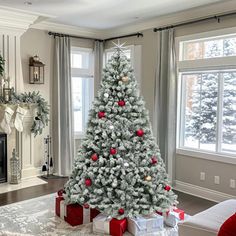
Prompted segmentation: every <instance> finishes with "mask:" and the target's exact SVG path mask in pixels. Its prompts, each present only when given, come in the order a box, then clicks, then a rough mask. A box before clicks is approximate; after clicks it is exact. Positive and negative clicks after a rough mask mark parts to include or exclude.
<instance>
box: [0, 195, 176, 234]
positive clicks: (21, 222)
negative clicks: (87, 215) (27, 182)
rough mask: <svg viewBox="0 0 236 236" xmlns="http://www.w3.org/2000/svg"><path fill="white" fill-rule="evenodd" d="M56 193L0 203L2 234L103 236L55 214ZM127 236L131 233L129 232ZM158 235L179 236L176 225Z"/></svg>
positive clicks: (90, 226) (89, 225)
mask: <svg viewBox="0 0 236 236" xmlns="http://www.w3.org/2000/svg"><path fill="white" fill-rule="evenodd" d="M54 208H55V194H50V195H46V196H43V197H39V198H34V199H30V200H26V201H22V202H18V203H14V204H10V205H6V206H2V207H0V235H4V236H5V235H6V236H11V235H12V236H13V235H14V236H21V235H24V236H28V235H37V236H39V235H42V236H56V235H58V236H65V235H67V236H98V235H99V236H102V235H101V234H94V233H93V232H92V224H88V225H82V226H77V227H72V226H70V225H69V224H67V223H66V222H65V221H64V220H62V219H60V218H59V217H57V216H55V209H54ZM124 236H131V234H130V233H128V232H126V233H125V234H124ZM155 236H178V229H177V228H165V229H164V230H163V231H162V232H157V233H156V234H155Z"/></svg>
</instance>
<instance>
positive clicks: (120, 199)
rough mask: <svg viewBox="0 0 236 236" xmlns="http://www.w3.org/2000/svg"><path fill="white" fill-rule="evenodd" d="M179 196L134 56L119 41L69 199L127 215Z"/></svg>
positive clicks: (164, 207) (163, 206)
mask: <svg viewBox="0 0 236 236" xmlns="http://www.w3.org/2000/svg"><path fill="white" fill-rule="evenodd" d="M176 198H177V196H176V195H175V194H174V192H173V191H172V189H171V186H170V185H169V182H168V176H167V174H166V171H165V165H164V163H163V160H162V158H161V156H160V150H159V148H158V146H157V144H156V140H155V138H154V137H153V134H152V131H151V126H150V121H149V116H148V112H147V110H146V109H145V106H144V101H143V98H142V97H140V96H139V91H138V88H137V84H136V81H135V77H134V72H133V69H132V67H131V63H130V60H129V59H127V57H126V56H125V55H124V53H123V48H122V46H120V45H118V46H116V47H115V53H114V54H113V56H112V58H111V59H110V60H109V62H108V63H107V65H106V67H105V69H104V71H103V80H102V82H101V87H100V90H99V92H98V96H97V97H96V99H95V101H94V103H93V108H92V109H91V110H90V117H89V121H88V127H87V131H86V137H85V139H84V140H83V143H82V145H81V148H80V150H79V151H78V155H77V158H76V160H75V163H74V167H73V172H72V174H71V176H70V179H69V181H68V182H67V184H66V185H65V201H66V202H67V203H79V204H80V205H86V206H88V205H89V206H90V207H91V208H96V209H98V210H99V211H100V212H102V213H105V214H106V215H107V216H110V217H113V218H117V219H123V218H125V217H135V216H139V215H148V214H150V213H153V212H156V211H158V212H166V211H168V210H169V209H170V208H171V207H172V206H173V205H175V204H176V203H177V201H176Z"/></svg>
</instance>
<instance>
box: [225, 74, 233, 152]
mask: <svg viewBox="0 0 236 236" xmlns="http://www.w3.org/2000/svg"><path fill="white" fill-rule="evenodd" d="M223 79H224V93H223V131H222V132H223V134H222V135H223V143H222V151H228V152H236V73H235V72H229V73H223Z"/></svg>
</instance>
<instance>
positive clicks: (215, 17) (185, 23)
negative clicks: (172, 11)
mask: <svg viewBox="0 0 236 236" xmlns="http://www.w3.org/2000/svg"><path fill="white" fill-rule="evenodd" d="M233 15H236V12H230V13H224V14H219V15H215V16H209V17H205V18H201V19H197V20H191V21H186V22H182V23H179V24H175V25H168V26H164V27H160V28H154V29H153V31H154V32H158V31H162V30H166V29H171V28H175V27H180V26H185V25H190V24H194V23H199V22H203V21H207V20H214V19H215V20H217V22H218V23H220V18H221V17H226V16H233Z"/></svg>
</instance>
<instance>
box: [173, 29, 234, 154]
mask: <svg viewBox="0 0 236 236" xmlns="http://www.w3.org/2000/svg"><path fill="white" fill-rule="evenodd" d="M235 32H236V31H235ZM177 43H178V48H179V57H178V58H179V60H178V68H179V78H180V86H179V92H180V93H179V94H180V97H179V132H178V134H179V136H178V148H180V149H181V148H183V149H191V150H196V151H204V152H209V153H218V154H227V155H231V154H232V155H235V154H236V34H230V35H217V36H215V37H204V38H198V39H194V36H192V39H187V40H185V39H184V38H179V39H178V40H177Z"/></svg>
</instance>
